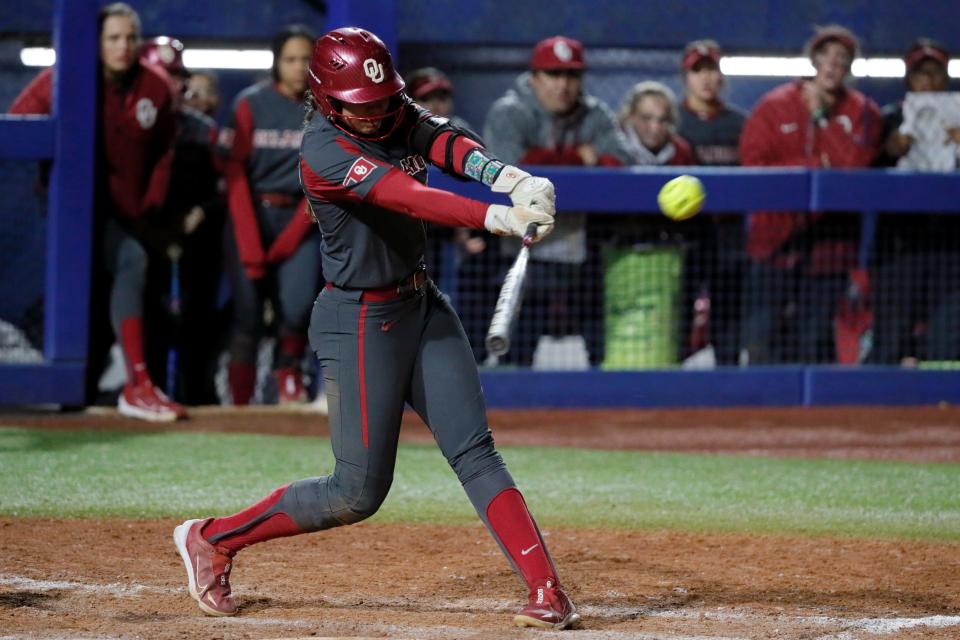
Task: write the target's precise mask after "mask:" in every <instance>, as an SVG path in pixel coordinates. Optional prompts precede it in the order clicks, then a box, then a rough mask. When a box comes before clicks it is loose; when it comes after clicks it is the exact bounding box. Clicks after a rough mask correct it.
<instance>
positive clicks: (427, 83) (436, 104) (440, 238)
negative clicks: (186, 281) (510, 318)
mask: <svg viewBox="0 0 960 640" xmlns="http://www.w3.org/2000/svg"><path fill="white" fill-rule="evenodd" d="M404 80H405V81H406V83H407V87H406V90H407V93H408V95H409V96H410V97H411V98H413V100H414V101H415V102H416V103H417V104H419V105H420V106H421V107H423V108H425V109H428V110H429V111H430V112H431V113H433V114H435V115H438V116H442V117H444V118H449V119H450V123H451V124H453V125H455V126H457V127H459V128H460V129H462V130H464V131H467V132H469V134H470V136H471V137H473V138H475V139H476V140H479V139H480V136H479V135H478V134H477V133H475V132H474V131H473V128H472V127H471V126H470V124H469V123H468V122H467V121H466V120H464V119H463V118H461V117H460V116H458V115H456V114H455V113H454V101H453V94H454V87H453V83H452V82H451V81H450V78H449V77H447V74H445V73H444V72H443V71H441V70H440V69H437V68H435V67H422V68H420V69H415V70H413V71H411V72H410V73H408V74H407V75H406V76H405V78H404ZM427 232H428V238H427V254H428V255H427V256H426V263H427V264H428V265H430V268H431V271H432V272H433V274H434V276H433V277H434V280H436V281H437V282H440V283H443V282H444V279H445V276H446V273H445V271H444V269H445V268H449V267H450V266H451V265H450V264H446V261H445V260H444V259H443V258H444V253H443V247H444V243H446V242H453V246H455V247H456V249H457V260H456V262H457V266H456V273H457V289H456V290H457V300H456V301H457V311H458V313H459V314H460V321H461V323H462V324H463V329H464V331H465V332H466V334H467V338H468V339H469V340H470V346H471V348H472V349H473V355H474V359H475V360H476V361H478V362H482V361H483V358H484V339H485V336H486V330H487V326H488V324H489V322H490V316H491V315H492V314H493V308H494V306H495V305H496V301H497V292H498V288H499V281H498V280H497V256H496V254H495V253H494V252H495V251H496V250H497V247H498V245H497V244H496V238H493V239H490V238H489V237H488V236H487V234H484V233H481V232H479V231H477V230H475V229H467V228H466V227H458V228H453V227H443V226H440V225H434V224H429V225H428V226H427ZM488 239H489V240H490V242H488Z"/></svg>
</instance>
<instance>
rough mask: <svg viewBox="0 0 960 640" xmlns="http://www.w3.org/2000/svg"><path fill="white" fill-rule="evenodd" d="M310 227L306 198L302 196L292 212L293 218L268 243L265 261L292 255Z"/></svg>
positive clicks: (310, 220)
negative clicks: (295, 209) (270, 243)
mask: <svg viewBox="0 0 960 640" xmlns="http://www.w3.org/2000/svg"><path fill="white" fill-rule="evenodd" d="M311 229H313V220H312V219H311V218H310V214H309V213H308V212H307V199H306V198H303V199H302V200H300V204H299V205H297V212H296V213H294V214H293V218H291V219H290V222H288V223H287V226H286V227H284V228H283V231H281V232H280V235H278V236H277V239H276V240H274V241H273V244H272V245H270V250H269V251H268V252H267V262H270V263H278V262H283V261H284V260H286V259H287V258H289V257H290V256H292V255H293V253H294V251H296V250H297V247H299V246H300V243H301V242H303V239H304V238H305V237H306V236H307V234H308V233H310V230H311Z"/></svg>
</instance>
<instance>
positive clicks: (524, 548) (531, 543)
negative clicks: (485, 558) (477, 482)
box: [487, 487, 559, 589]
mask: <svg viewBox="0 0 960 640" xmlns="http://www.w3.org/2000/svg"><path fill="white" fill-rule="evenodd" d="M487 522H489V523H490V528H491V529H493V532H494V533H495V534H496V536H497V538H499V539H500V544H502V545H503V547H504V548H505V549H506V550H507V554H508V555H509V556H510V559H511V560H513V564H514V565H516V567H517V568H518V569H519V570H520V575H521V576H523V579H524V580H525V581H526V583H527V586H528V587H530V588H531V589H532V588H533V587H534V585H535V584H536V583H537V582H539V581H541V580H544V579H546V578H552V579H553V581H554V582H555V583H558V582H559V579H558V577H557V569H556V567H554V565H553V560H552V559H551V558H550V554H549V553H548V552H547V548H546V545H545V544H544V543H543V536H541V535H540V530H539V529H538V528H537V523H536V522H534V521H533V517H532V516H531V515H530V511H529V510H528V509H527V503H526V502H524V500H523V496H522V495H521V494H520V491H518V490H517V489H516V488H513V487H511V488H509V489H504V490H503V491H501V492H500V493H498V494H497V495H496V496H495V497H494V498H493V500H491V501H490V504H489V505H487Z"/></svg>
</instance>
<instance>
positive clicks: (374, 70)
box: [363, 58, 383, 84]
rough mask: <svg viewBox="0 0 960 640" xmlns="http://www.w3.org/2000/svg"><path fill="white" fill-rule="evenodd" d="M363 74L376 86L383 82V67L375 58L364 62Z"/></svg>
mask: <svg viewBox="0 0 960 640" xmlns="http://www.w3.org/2000/svg"><path fill="white" fill-rule="evenodd" d="M363 74H364V75H365V76H367V77H368V78H370V79H371V80H373V81H374V82H375V83H376V84H380V83H381V82H383V65H382V64H380V63H379V62H377V61H376V60H374V59H373V58H367V59H366V60H364V61H363Z"/></svg>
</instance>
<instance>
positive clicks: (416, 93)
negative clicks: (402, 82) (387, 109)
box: [406, 67, 453, 100]
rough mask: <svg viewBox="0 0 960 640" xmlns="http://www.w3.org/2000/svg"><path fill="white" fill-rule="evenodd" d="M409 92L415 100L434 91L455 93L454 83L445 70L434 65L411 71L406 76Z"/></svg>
mask: <svg viewBox="0 0 960 640" xmlns="http://www.w3.org/2000/svg"><path fill="white" fill-rule="evenodd" d="M406 81H407V93H408V94H409V95H410V97H411V98H413V99H414V100H418V99H420V98H422V97H423V96H426V95H429V94H431V93H433V92H434V91H443V92H446V93H450V94H452V93H453V83H452V82H450V78H448V77H447V74H445V73H444V72H443V71H440V70H439V69H435V68H434V67H425V68H423V69H417V70H416V71H411V72H410V74H409V75H408V76H407V77H406Z"/></svg>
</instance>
